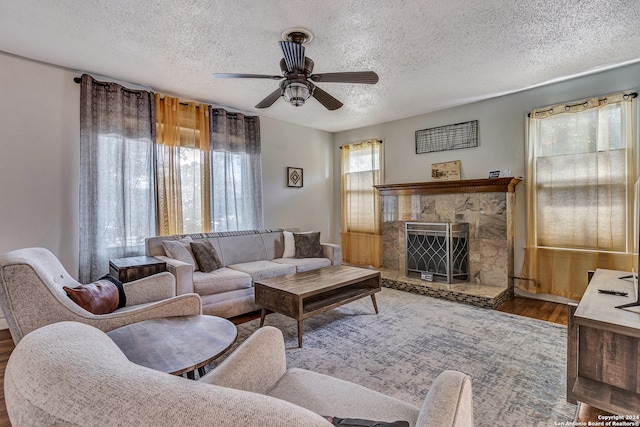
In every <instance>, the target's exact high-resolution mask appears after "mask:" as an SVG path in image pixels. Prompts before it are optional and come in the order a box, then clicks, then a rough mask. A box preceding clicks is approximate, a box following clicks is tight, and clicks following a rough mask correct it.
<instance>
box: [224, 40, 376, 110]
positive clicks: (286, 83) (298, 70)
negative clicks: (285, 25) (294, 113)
mask: <svg viewBox="0 0 640 427" xmlns="http://www.w3.org/2000/svg"><path fill="white" fill-rule="evenodd" d="M282 38H283V41H281V42H279V43H280V48H281V49H282V54H283V56H284V57H283V58H282V59H281V60H280V69H281V70H282V75H280V76H277V75H273V76H272V75H265V74H234V73H216V74H213V77H215V78H234V79H272V80H281V79H282V80H281V81H280V87H279V88H278V89H276V90H274V91H273V92H271V94H269V95H268V96H267V97H266V98H265V99H263V100H262V101H260V102H259V103H258V104H257V105H256V107H255V108H267V107H271V106H272V105H273V103H274V102H276V101H277V100H278V98H280V97H281V96H282V97H283V98H284V100H285V101H287V102H289V103H290V104H291V105H295V106H296V107H300V106H302V105H304V103H305V101H306V100H307V99H309V98H310V97H312V96H313V97H314V98H315V99H317V100H318V102H320V103H321V104H322V105H324V106H325V108H327V109H328V110H337V109H338V108H340V107H342V105H343V104H342V102H340V101H338V100H337V99H336V98H334V97H333V96H331V95H329V94H328V93H327V92H325V91H324V90H322V89H320V88H319V87H318V86H316V84H315V83H316V82H323V83H325V82H326V83H362V84H376V83H377V82H378V75H377V74H376V73H374V72H373V71H349V72H341V73H323V74H311V73H312V71H313V61H312V60H311V58H308V57H306V56H305V55H304V46H303V45H304V44H305V43H308V42H309V41H311V39H312V38H313V35H312V34H311V33H310V32H308V31H307V30H304V29H299V28H297V29H292V30H288V31H285V32H284V33H283V37H282Z"/></svg>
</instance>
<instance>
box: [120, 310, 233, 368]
mask: <svg viewBox="0 0 640 427" xmlns="http://www.w3.org/2000/svg"><path fill="white" fill-rule="evenodd" d="M107 335H108V336H109V338H111V339H112V340H113V341H114V342H115V343H116V344H117V345H118V347H120V350H122V352H123V353H124V354H125V356H127V358H128V359H129V360H130V361H131V362H133V363H136V364H138V365H142V366H146V367H147V368H151V369H155V370H157V371H162V372H166V373H168V374H174V375H182V374H184V373H187V377H188V378H190V379H194V378H195V374H194V371H195V370H196V369H197V370H198V374H199V375H200V376H203V375H204V373H205V372H204V365H206V364H207V363H209V362H211V361H212V360H214V359H215V358H216V357H218V356H220V355H221V354H222V353H224V352H225V351H227V350H228V349H229V347H231V345H232V344H233V343H234V342H235V340H236V338H237V336H238V330H237V329H236V326H235V325H234V324H233V323H231V322H230V321H228V320H227V319H223V318H221V317H216V316H207V315H198V316H178V317H165V318H160V319H151V320H144V321H142V322H137V323H132V324H130V325H126V326H123V327H121V328H117V329H114V330H112V331H110V332H107Z"/></svg>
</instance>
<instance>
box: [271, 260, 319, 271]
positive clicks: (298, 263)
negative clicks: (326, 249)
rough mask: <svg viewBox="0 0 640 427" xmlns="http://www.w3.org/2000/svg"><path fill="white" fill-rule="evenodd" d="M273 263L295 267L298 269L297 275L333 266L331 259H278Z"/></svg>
mask: <svg viewBox="0 0 640 427" xmlns="http://www.w3.org/2000/svg"><path fill="white" fill-rule="evenodd" d="M273 262H277V263H278V264H287V265H293V266H295V267H296V273H302V272H303V271H309V270H316V269H318V268H323V267H329V266H330V265H331V260H330V259H329V258H276V259H274V260H273Z"/></svg>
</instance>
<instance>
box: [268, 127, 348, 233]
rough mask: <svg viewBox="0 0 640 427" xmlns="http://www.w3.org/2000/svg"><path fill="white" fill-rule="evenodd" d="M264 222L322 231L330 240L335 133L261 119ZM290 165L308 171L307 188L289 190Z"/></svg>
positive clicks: (306, 172)
mask: <svg viewBox="0 0 640 427" xmlns="http://www.w3.org/2000/svg"><path fill="white" fill-rule="evenodd" d="M260 132H261V139H262V177H263V192H264V223H265V227H266V228H275V227H285V228H286V227H298V228H300V229H301V230H314V231H320V236H321V240H322V241H323V242H338V241H333V240H331V237H332V236H333V233H334V230H333V228H332V227H333V226H334V225H333V224H332V223H331V218H332V212H333V153H332V149H333V144H332V142H333V135H332V134H330V133H328V132H324V131H320V130H316V129H310V128H307V127H303V126H298V125H291V124H286V123H284V122H281V121H278V120H273V119H268V118H265V117H261V118H260ZM287 167H298V168H302V169H303V187H302V188H292V187H287V179H286V178H287V176H286V174H287Z"/></svg>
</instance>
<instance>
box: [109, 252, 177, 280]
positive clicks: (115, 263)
mask: <svg viewBox="0 0 640 427" xmlns="http://www.w3.org/2000/svg"><path fill="white" fill-rule="evenodd" d="M163 271H167V263H166V262H164V261H162V260H159V259H158V258H155V257H151V256H135V257H128V258H117V259H112V260H110V261H109V274H111V275H112V276H113V277H115V278H116V279H118V280H120V281H121V282H123V283H125V282H131V281H133V280H138V279H142V278H143V277H147V276H151V275H153V274H157V273H162V272H163Z"/></svg>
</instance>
